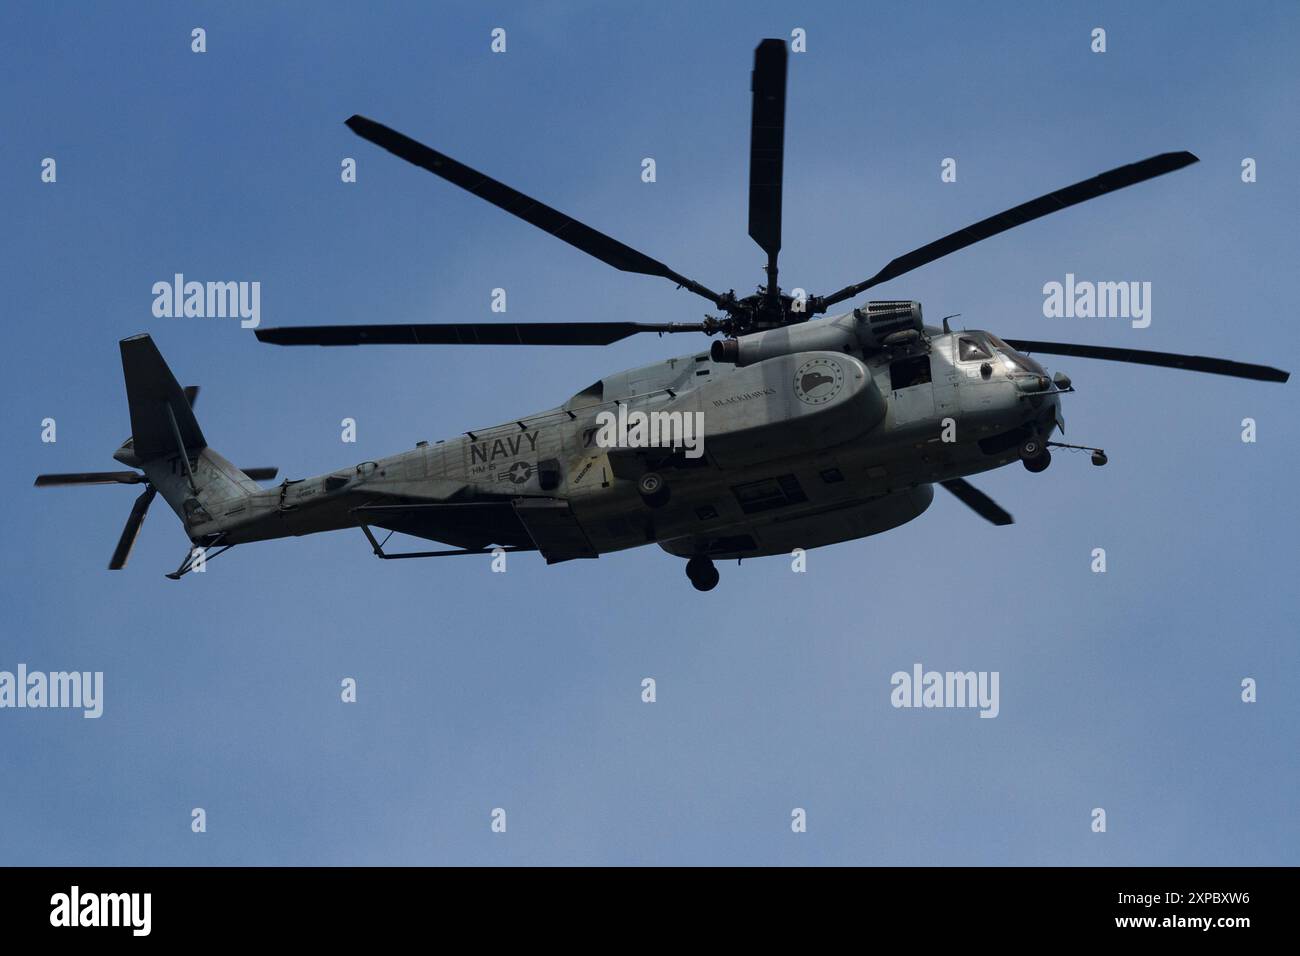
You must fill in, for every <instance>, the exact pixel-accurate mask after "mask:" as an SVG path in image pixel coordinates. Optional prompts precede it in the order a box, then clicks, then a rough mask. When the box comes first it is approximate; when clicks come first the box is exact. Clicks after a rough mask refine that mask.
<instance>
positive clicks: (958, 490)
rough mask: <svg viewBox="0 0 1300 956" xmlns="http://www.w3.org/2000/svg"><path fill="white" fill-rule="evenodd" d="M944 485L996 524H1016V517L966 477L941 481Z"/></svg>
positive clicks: (969, 506) (978, 513)
mask: <svg viewBox="0 0 1300 956" xmlns="http://www.w3.org/2000/svg"><path fill="white" fill-rule="evenodd" d="M939 484H941V485H943V486H944V487H945V488H947V489H948V490H949V491H951V492H952V493H953V494H954V495H956V496H957V500H958V501H960V502H961V503H962V504H964V505H966V506H967V507H968V508H970V509H971V510H972V511H974V512H975V513H976V514H977V515H979V516H980V517H981V518H984V519H985V520H987V521H991V522H993V523H994V524H995V525H999V526H1001V525H1008V524H1014V523H1015V522H1014V519H1013V518H1012V517H1011V515H1009V514H1007V512H1005V511H1004V510H1002V508H1001V507H999V505H998V504H997V502H995V501H994V500H993V499H992V498H990V497H989V496H988V495H986V494H984V492H982V491H980V490H979V489H978V488H976V487H975V486H974V485H972V484H971V483H970V482H969V481H967V480H966V479H965V478H954V479H952V480H951V481H941V482H939Z"/></svg>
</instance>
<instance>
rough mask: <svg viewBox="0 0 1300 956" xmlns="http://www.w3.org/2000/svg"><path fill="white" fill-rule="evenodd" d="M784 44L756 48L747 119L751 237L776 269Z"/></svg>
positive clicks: (771, 42)
mask: <svg viewBox="0 0 1300 956" xmlns="http://www.w3.org/2000/svg"><path fill="white" fill-rule="evenodd" d="M785 79H786V48H785V41H784V40H764V41H763V42H762V43H760V44H759V45H758V46H757V47H756V48H755V49H754V72H753V75H752V79H751V81H750V89H751V90H752V91H753V94H754V102H753V111H752V113H751V114H750V120H749V236H750V238H751V239H753V240H754V241H755V242H757V243H758V245H759V248H761V249H762V250H763V251H764V252H766V253H767V255H768V261H769V262H770V263H771V264H772V268H773V270H774V271H775V268H776V256H777V253H778V252H780V251H781V182H782V173H783V168H784V165H785Z"/></svg>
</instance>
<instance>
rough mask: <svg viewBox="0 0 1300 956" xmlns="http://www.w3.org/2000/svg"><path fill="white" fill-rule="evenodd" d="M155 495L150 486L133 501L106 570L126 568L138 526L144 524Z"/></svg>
mask: <svg viewBox="0 0 1300 956" xmlns="http://www.w3.org/2000/svg"><path fill="white" fill-rule="evenodd" d="M157 493H158V492H157V491H155V490H154V488H153V486H152V485H150V486H149V487H148V488H146V489H145V490H144V492H143V493H142V494H141V495H140V497H139V498H136V499H135V504H134V505H132V507H131V515H130V517H128V518H127V519H126V527H124V528H123V529H122V537H120V538H118V539H117V547H116V548H114V549H113V557H112V559H110V560H109V562H108V570H110V571H120V570H122V568H124V567H126V559H127V558H129V557H130V556H131V548H132V547H134V546H135V538H136V535H138V534H139V533H140V525H142V524H144V516H145V512H147V511H148V510H149V504H150V503H151V502H152V501H153V496H154V495H156V494H157Z"/></svg>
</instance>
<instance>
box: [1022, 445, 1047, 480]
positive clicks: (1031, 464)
mask: <svg viewBox="0 0 1300 956" xmlns="http://www.w3.org/2000/svg"><path fill="white" fill-rule="evenodd" d="M1024 462H1025V469H1026V470H1027V471H1031V472H1033V473H1034V474H1035V475H1036V474H1038V473H1039V472H1040V471H1046V470H1047V466H1048V465H1050V464H1051V463H1052V453H1051V452H1050V451H1048V450H1047V449H1046V448H1044V449H1043V450H1042V453H1041V454H1039V455H1038V457H1036V458H1026V459H1025V460H1024Z"/></svg>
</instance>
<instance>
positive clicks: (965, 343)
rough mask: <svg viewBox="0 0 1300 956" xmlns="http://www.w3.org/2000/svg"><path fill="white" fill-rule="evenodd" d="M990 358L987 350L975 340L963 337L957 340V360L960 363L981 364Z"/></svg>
mask: <svg viewBox="0 0 1300 956" xmlns="http://www.w3.org/2000/svg"><path fill="white" fill-rule="evenodd" d="M992 357H993V356H992V355H990V354H989V350H988V349H986V348H985V347H984V346H983V345H981V344H980V343H979V342H978V341H976V340H975V339H972V338H969V337H967V336H965V335H963V336H962V337H961V338H959V339H958V340H957V358H958V359H959V360H960V361H962V362H981V361H983V360H984V359H988V358H992Z"/></svg>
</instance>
